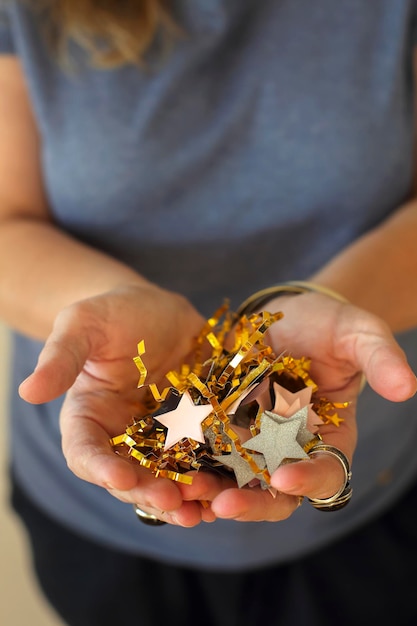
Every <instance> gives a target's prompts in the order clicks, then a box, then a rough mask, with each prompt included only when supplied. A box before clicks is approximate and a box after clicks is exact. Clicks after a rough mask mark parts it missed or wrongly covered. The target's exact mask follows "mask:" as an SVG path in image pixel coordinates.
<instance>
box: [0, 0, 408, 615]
mask: <svg viewBox="0 0 417 626" xmlns="http://www.w3.org/2000/svg"><path fill="white" fill-rule="evenodd" d="M416 9H417V7H416V6H415V3H414V2H412V1H411V0H398V1H397V2H396V3H395V6H393V3H392V2H388V0H382V1H381V2H379V3H378V5H377V6H376V5H375V3H365V2H361V1H360V0H355V1H354V2H352V1H350V2H338V3H334V2H331V1H330V0H320V2H316V3H313V4H312V3H309V2H302V1H300V2H290V1H283V2H279V3H277V2H273V1H272V0H271V1H270V2H267V1H266V2H263V3H256V2H252V1H249V0H248V1H245V2H241V1H239V2H238V1H233V2H227V3H226V2H222V1H221V0H217V1H216V2H212V3H210V4H208V3H205V2H202V3H199V2H188V1H187V0H178V1H175V2H172V3H167V4H165V3H164V4H162V2H157V1H156V0H155V1H152V0H148V1H145V0H144V1H142V2H133V1H132V2H129V3H124V4H123V6H121V5H120V3H118V2H106V3H105V2H99V1H98V0H97V1H94V0H79V1H71V2H69V1H65V0H60V1H56V2H44V3H42V5H41V8H39V6H38V3H35V2H33V3H30V2H28V3H20V2H5V3H3V4H2V9H1V30H0V45H1V49H2V51H3V52H4V55H3V56H2V58H1V60H0V93H1V98H0V106H1V114H0V129H1V130H0V132H1V137H2V140H1V142H0V163H1V168H2V172H3V176H2V177H1V189H0V198H1V214H2V222H1V229H0V251H1V252H0V254H1V256H2V262H1V267H2V274H1V281H0V307H1V314H2V317H3V319H4V320H5V321H6V322H7V323H8V324H9V325H10V326H11V327H12V328H13V329H14V330H15V335H14V378H13V381H14V386H13V390H14V392H13V394H12V398H11V409H10V410H11V418H12V420H11V421H12V425H13V445H12V458H11V463H12V477H13V478H12V479H13V489H14V491H13V502H14V506H15V508H16V510H17V511H18V512H19V514H20V515H21V517H22V518H23V519H24V521H25V523H26V525H27V528H28V532H29V536H30V538H31V542H32V547H33V554H34V563H35V567H36V570H37V573H38V577H39V580H40V583H41V585H42V587H43V589H44V591H45V593H46V595H47V596H48V598H49V599H50V601H51V603H52V604H53V606H55V608H56V610H57V611H58V612H59V613H60V615H61V616H62V617H63V619H64V620H65V621H66V622H67V623H68V624H71V625H81V624H89V625H91V624H100V625H101V624H110V623H112V624H114V623H117V624H123V623H129V624H130V623H131V622H132V621H137V622H138V623H144V624H148V623H149V624H150V623H153V624H155V623H166V622H167V620H169V622H170V623H171V624H172V623H174V624H177V623H178V624H180V623H181V624H183V623H191V621H194V620H197V619H198V621H199V622H200V623H203V624H223V623H227V624H228V625H230V624H231V623H235V622H236V623H240V624H242V623H248V624H249V623H254V622H256V623H260V622H261V621H262V620H265V621H268V622H269V623H274V624H287V623H289V620H290V619H291V620H292V622H294V623H297V624H307V623H309V624H320V626H322V625H323V624H334V623H335V620H336V619H337V621H338V623H341V624H345V623H346V624H348V623H352V622H356V623H361V620H362V623H364V620H369V619H370V618H371V617H372V619H374V620H377V619H378V618H380V619H382V617H385V616H386V615H387V613H388V614H389V613H390V612H391V613H392V615H394V611H395V618H396V622H397V623H398V624H411V623H415V617H416V613H415V608H414V606H413V605H412V603H411V601H408V596H409V597H410V598H411V597H412V595H411V593H410V594H408V595H407V591H408V587H407V585H408V586H410V585H411V584H412V577H410V572H411V571H412V568H413V561H412V558H411V556H412V554H413V547H414V546H415V544H416V536H415V530H414V528H415V524H414V521H413V520H414V517H413V516H415V512H414V509H416V507H415V504H414V502H415V498H416V492H415V488H414V490H413V485H414V482H415V476H416V474H417V461H416V458H415V454H414V445H415V444H414V442H415V441H416V436H417V433H416V430H417V424H416V423H415V420H413V413H414V410H413V409H414V405H415V400H409V399H410V398H411V397H412V396H413V394H414V393H415V390H416V381H415V376H414V374H413V369H412V368H414V369H415V367H416V363H415V360H416V356H415V355H416V350H415V347H416V342H417V335H416V332H415V326H416V322H417V302H416V299H415V297H414V294H413V291H412V289H411V286H412V284H413V277H414V276H415V275H416V273H417V252H416V246H415V243H414V239H415V232H416V228H417V213H416V211H417V209H416V200H415V199H414V195H413V168H414V156H413V155H414V153H413V141H412V139H413V130H414V119H413V80H412V60H413V50H414V40H415V18H416V15H415V13H416ZM305 278H307V279H308V280H311V281H312V283H309V285H308V289H307V290H304V289H302V291H303V293H301V294H300V295H296V296H292V295H288V294H287V293H285V294H284V295H282V294H281V292H280V291H279V290H278V291H273V293H272V295H271V298H270V299H269V300H268V302H267V306H268V310H269V311H271V312H275V311H283V312H284V318H283V319H282V320H281V321H279V322H278V323H277V324H275V325H274V326H273V327H272V329H271V333H270V341H271V344H272V346H273V348H274V349H275V350H276V351H279V350H281V349H282V347H283V346H284V347H285V348H286V349H288V348H289V349H290V350H291V351H292V352H293V353H294V354H299V355H307V356H309V357H311V359H312V364H313V365H312V370H311V374H312V376H313V378H314V379H315V381H316V382H317V384H318V385H319V391H320V393H322V394H323V395H325V396H327V397H328V398H329V399H330V400H334V401H338V402H339V401H348V402H349V403H350V404H349V407H348V408H347V409H344V413H343V422H342V423H341V425H340V426H338V427H336V426H333V425H327V426H323V427H321V428H320V434H321V436H322V438H323V441H324V443H325V444H326V446H331V450H333V451H334V450H335V449H336V450H340V451H341V452H342V454H343V455H345V456H346V458H347V459H348V460H349V461H351V460H352V457H353V453H354V451H355V464H354V478H353V481H352V484H353V496H352V498H351V501H350V503H349V506H347V507H343V509H342V510H339V511H337V512H334V513H333V515H326V514H325V513H322V512H319V511H317V510H316V507H315V506H310V505H309V504H308V503H307V502H306V503H305V504H304V506H302V507H301V508H299V507H298V505H299V503H300V498H302V497H303V496H307V498H309V499H310V500H312V502H313V503H314V502H315V501H316V500H319V501H320V500H323V499H327V498H330V500H331V501H332V502H334V500H335V496H336V494H338V493H339V492H340V486H341V485H342V487H343V488H344V487H345V483H346V481H347V474H348V471H347V469H348V466H347V464H346V463H344V462H342V461H341V460H340V458H342V459H343V458H344V457H343V456H342V457H340V458H335V456H334V454H326V453H325V454H317V455H314V458H312V459H311V460H310V462H309V463H294V464H289V465H285V466H281V467H279V468H278V469H277V470H276V472H274V473H273V474H272V476H271V485H272V486H273V487H274V488H275V489H276V490H278V494H277V497H276V498H272V497H271V494H270V493H269V492H268V491H267V490H262V489H261V488H259V487H258V488H253V489H238V488H237V487H236V485H235V484H234V483H233V482H232V481H231V480H229V479H224V478H220V477H218V476H214V475H213V474H209V473H203V472H200V473H198V474H197V476H196V477H195V479H194V481H193V484H192V485H191V486H189V485H182V484H181V483H176V482H175V481H170V480H167V479H161V478H155V477H154V476H153V475H152V473H151V472H149V471H148V470H146V469H145V468H142V467H138V465H135V464H133V463H126V461H125V460H124V459H122V458H120V457H118V456H116V455H115V454H114V452H113V450H112V449H111V447H110V446H109V443H108V440H109V437H112V436H114V435H116V434H118V433H119V432H121V431H122V430H123V429H124V428H125V426H126V424H127V423H128V422H129V421H130V419H131V416H132V415H134V414H135V412H136V411H137V409H138V395H137V393H138V392H137V390H136V384H137V372H136V371H135V368H134V367H132V357H133V356H134V354H132V352H133V351H134V349H133V348H132V347H136V344H137V343H138V341H139V340H141V339H142V338H143V339H144V340H145V343H146V355H147V360H146V366H147V368H148V376H149V379H151V380H156V381H159V380H160V379H161V377H162V376H163V375H164V374H165V373H166V372H167V371H168V370H169V369H170V368H173V367H176V366H178V364H179V363H181V362H182V361H183V360H184V359H185V358H186V355H187V354H188V353H189V351H190V349H191V346H192V341H193V339H194V337H195V336H196V334H198V332H199V331H200V329H201V327H202V325H203V324H204V319H205V318H206V317H207V316H209V315H211V314H212V312H213V311H214V310H215V309H216V308H217V307H218V305H219V304H221V302H222V301H223V299H224V298H225V297H230V298H231V300H232V308H237V307H238V305H239V303H240V302H241V301H242V300H244V299H245V298H246V297H247V296H248V295H249V294H250V293H252V292H257V290H259V289H262V288H264V287H269V286H270V285H276V284H277V283H280V282H287V281H291V280H294V279H305ZM328 289H330V290H331V291H330V293H331V294H332V295H331V296H329V295H328V293H329V292H327V291H326V290H328ZM323 291H326V293H323ZM335 292H337V293H338V294H341V297H339V296H337V293H336V297H333V296H334V295H335ZM255 300H257V298H255ZM346 300H347V301H348V302H346ZM262 305H263V306H264V305H265V303H264V302H263V303H262ZM392 333H396V334H397V337H396V339H397V340H398V342H399V344H398V343H397V342H396V340H394V338H393V335H392ZM44 342H46V343H45V345H44V346H43V344H44ZM402 350H405V353H406V355H407V358H408V361H409V364H408V363H407V361H406V358H405V356H404V354H403V351H402ZM39 353H40V357H39V362H38V365H37V366H36V369H35V371H34V372H33V373H32V371H33V370H34V368H35V365H36V362H37V359H38V355H39ZM362 372H363V373H364V375H365V376H366V378H367V380H368V383H369V386H368V387H367V388H366V390H365V391H364V393H363V394H362V395H361V397H360V400H359V403H358V407H357V424H356V419H355V413H356V404H357V398H358V394H359V390H360V379H361V373H362ZM25 378H26V380H25V381H24V382H23V383H22V385H21V386H20V396H21V398H19V397H18V394H17V387H18V385H19V383H20V382H21V381H22V380H23V379H25ZM64 396H65V400H64ZM406 400H408V401H407V402H406ZM58 416H60V419H59V421H60V424H58ZM357 435H359V436H357ZM61 436H62V448H63V454H62V452H61V446H60V444H61ZM356 444H357V445H356ZM344 471H345V473H344ZM80 479H81V480H80ZM336 499H337V498H336ZM201 501H206V502H208V503H209V505H208V506H206V507H205V506H202V505H201ZM132 504H135V505H137V508H138V510H139V513H140V516H141V517H142V518H143V516H144V515H146V514H150V515H151V516H154V518H156V519H157V520H161V521H163V522H168V523H166V524H165V525H163V526H160V527H159V526H158V527H154V526H149V525H146V524H141V523H140V521H138V520H137V518H136V517H135V515H134V513H133V512H132ZM204 522H213V523H210V524H208V523H204ZM398 528H401V532H399V533H398V532H397V529H398ZM382 554H384V560H383V561H382V562H381V561H380V558H381V555H382ZM87 580H88V585H87V582H86V581H87ZM323 589H325V591H324V593H323ZM410 589H411V587H410ZM384 592H385V594H384V596H383V597H384V606H381V601H380V600H381V595H382V594H383V593H384ZM400 593H401V594H402V595H401V598H400V599H399V594H400ZM132 596H133V597H132ZM132 600H133V601H132Z"/></svg>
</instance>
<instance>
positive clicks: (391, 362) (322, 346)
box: [182, 293, 417, 521]
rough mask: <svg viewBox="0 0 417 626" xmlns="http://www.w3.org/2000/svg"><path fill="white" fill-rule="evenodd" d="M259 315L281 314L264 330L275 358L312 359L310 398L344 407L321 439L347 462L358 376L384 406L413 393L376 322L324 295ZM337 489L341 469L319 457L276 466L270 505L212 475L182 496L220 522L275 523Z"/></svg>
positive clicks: (254, 491) (261, 494)
mask: <svg viewBox="0 0 417 626" xmlns="http://www.w3.org/2000/svg"><path fill="white" fill-rule="evenodd" d="M264 309H267V310H268V311H270V312H275V311H283V312H284V317H283V319H282V320H280V321H278V322H276V323H275V324H274V325H273V326H272V327H271V328H270V330H269V331H268V332H269V335H268V342H269V343H270V344H271V345H272V347H273V348H274V352H275V353H276V354H277V355H278V354H281V353H282V352H283V351H285V352H287V353H289V354H291V355H293V356H294V357H301V356H305V357H308V358H311V370H310V372H311V377H312V379H313V380H314V381H315V382H316V383H317V385H318V387H319V390H318V392H317V394H316V395H317V396H324V397H326V398H328V399H329V400H331V401H333V402H348V403H349V405H348V407H347V408H343V409H341V410H340V411H339V416H340V417H341V418H342V419H343V421H342V422H341V423H340V425H339V426H337V425H335V424H332V423H331V424H327V425H323V426H322V427H321V428H320V429H319V432H320V435H321V436H322V438H323V441H324V442H325V443H327V444H329V445H332V446H335V447H337V448H339V449H340V450H341V451H342V452H343V453H344V454H345V455H346V457H347V458H348V459H349V461H350V462H352V459H353V454H354V450H355V446H356V440H357V428H356V404H357V398H358V394H359V391H360V387H361V380H362V373H363V374H364V375H365V376H366V379H367V381H368V383H369V385H370V386H371V387H372V388H373V389H374V391H376V392H377V393H378V394H380V395H381V396H382V397H384V398H386V399H387V400H390V401H394V402H400V401H404V400H406V399H408V398H410V397H411V396H412V395H413V394H414V393H415V392H416V388H417V384H416V377H415V375H414V373H413V372H412V370H411V369H410V367H409V365H408V364H407V361H406V358H405V356H404V354H403V352H402V350H401V348H400V347H399V346H398V344H397V343H396V341H395V339H394V337H393V335H392V334H391V332H390V330H389V328H388V326H387V325H386V324H385V323H384V322H383V321H382V320H380V319H379V318H377V317H375V316H374V315H371V314H369V313H367V312H366V311H363V310H361V309H358V308H356V307H354V306H351V305H349V304H344V303H341V302H339V301H336V300H334V299H332V298H330V297H328V296H326V295H323V294H317V293H306V294H303V295H298V296H288V297H280V298H277V299H276V300H272V301H271V302H269V303H268V305H266V306H264ZM343 482H344V471H343V468H342V466H341V464H340V463H339V462H338V461H337V460H336V459H335V458H334V457H332V456H329V455H327V454H317V455H314V456H312V457H311V458H310V459H309V460H308V461H304V460H303V461H299V462H293V463H288V464H284V465H281V466H280V467H279V468H278V469H277V470H276V471H275V472H274V474H273V475H272V476H271V485H272V486H273V487H274V488H275V489H277V490H278V495H277V496H276V497H275V498H273V497H272V496H271V494H270V493H269V492H268V491H263V490H261V489H260V488H259V487H255V488H244V489H237V488H236V487H235V486H231V485H228V484H226V482H225V481H224V482H223V485H222V488H221V489H219V488H218V483H219V479H215V478H214V477H212V476H211V477H202V480H201V481H199V482H197V481H195V484H194V485H193V486H191V487H189V488H182V491H183V497H184V498H187V497H192V498H196V499H199V498H200V499H207V500H210V501H211V510H212V512H213V513H214V514H215V515H216V517H219V518H230V519H235V520H239V521H260V520H269V521H276V520H281V519H284V518H286V517H288V516H289V515H290V514H291V513H292V512H293V511H294V510H295V509H296V508H297V506H298V505H299V504H300V502H301V499H302V497H303V496H307V497H309V498H327V497H330V496H332V495H333V494H335V493H336V492H337V491H338V490H339V488H340V486H341V485H342V484H343Z"/></svg>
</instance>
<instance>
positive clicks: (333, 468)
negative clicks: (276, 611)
mask: <svg viewBox="0 0 417 626" xmlns="http://www.w3.org/2000/svg"><path fill="white" fill-rule="evenodd" d="M0 93H1V94H2V97H1V98H0V169H1V171H2V173H3V176H2V177H1V184H0V314H1V316H2V318H3V319H4V320H5V322H6V323H7V324H8V325H10V327H13V328H15V329H17V330H19V331H20V332H23V333H25V334H27V335H29V336H31V337H34V338H37V339H42V340H45V347H44V349H43V351H42V353H41V355H40V358H39V363H38V365H37V367H36V369H35V371H34V372H33V373H32V374H31V376H29V378H28V379H26V381H24V382H22V384H21V386H20V394H21V397H22V398H23V399H24V400H26V401H27V402H31V403H35V404H36V403H42V402H48V401H50V400H52V399H53V398H56V397H58V396H60V395H61V394H63V393H65V392H66V398H65V402H64V406H63V409H62V412H61V416H60V423H61V430H62V447H63V453H64V455H65V457H66V460H67V462H68V465H69V467H70V469H71V470H72V471H73V472H74V473H75V474H76V475H77V476H79V477H80V479H83V480H87V481H90V482H93V483H95V484H97V485H99V486H101V487H103V488H104V489H107V490H108V491H109V492H110V493H111V494H112V495H113V496H115V497H116V498H119V499H120V500H122V501H124V502H131V503H137V504H138V505H139V506H140V507H141V508H143V509H144V510H146V511H148V512H150V513H154V514H155V515H157V516H158V517H159V518H160V519H163V520H164V521H167V522H170V523H172V524H178V525H181V526H195V525H197V524H199V523H200V522H201V521H206V522H211V521H213V520H214V519H216V518H230V519H236V520H241V521H249V520H253V521H257V520H270V521H279V520H282V519H285V518H287V517H288V516H290V515H291V513H292V512H293V511H294V510H295V509H296V508H297V506H298V504H299V498H298V496H299V495H302V496H309V497H318V498H323V497H328V496H331V495H332V494H333V493H335V492H336V491H337V490H338V488H339V486H340V484H341V483H342V481H343V473H342V470H341V467H340V465H339V463H338V462H337V461H335V459H333V458H331V457H328V456H326V455H320V456H319V455H318V456H317V457H315V458H314V459H312V460H311V461H308V462H303V463H294V464H291V465H286V466H284V467H281V468H279V469H278V470H277V471H276V472H275V473H274V474H273V476H272V481H271V482H272V485H273V486H274V487H276V488H277V489H278V490H279V492H280V493H279V495H278V496H277V497H276V498H275V499H274V498H272V497H271V496H270V494H269V493H268V492H264V491H262V490H261V489H257V488H254V489H237V488H236V487H235V485H234V483H233V482H232V481H230V480H226V479H223V478H219V477H217V476H214V475H209V474H206V473H200V474H197V475H196V476H195V479H194V482H193V484H192V485H191V486H184V485H181V484H179V483H174V482H172V481H169V480H166V479H160V478H159V479H155V478H154V477H153V475H152V474H151V473H150V472H149V471H148V470H146V469H144V468H140V467H137V466H136V465H134V464H132V463H128V462H126V461H125V460H124V459H122V458H120V457H118V456H116V455H115V454H114V452H113V451H112V449H111V448H110V446H109V443H108V439H109V437H111V436H113V435H116V434H119V433H120V432H123V430H124V428H125V426H126V423H127V422H129V421H130V416H131V414H132V409H133V407H135V412H137V402H138V396H137V393H138V392H137V389H136V384H137V380H138V372H137V370H136V368H135V367H134V365H132V349H131V347H132V346H136V343H137V341H138V339H142V338H144V339H145V342H146V346H147V359H146V365H147V368H148V371H149V373H148V380H152V381H158V382H162V379H163V375H164V373H165V372H166V371H168V370H169V369H170V368H171V367H174V366H175V365H177V364H178V363H180V362H181V361H182V360H183V359H184V358H185V357H186V355H187V354H188V353H189V351H190V349H191V347H192V341H193V338H194V337H195V336H196V334H197V333H198V331H199V330H200V328H201V327H202V325H203V324H204V319H203V318H202V317H201V315H200V314H199V313H198V311H196V310H195V309H194V307H193V306H192V305H191V304H190V303H189V302H187V301H186V300H185V299H184V298H183V297H182V296H180V295H178V294H175V293H172V292H169V291H166V290H163V289H161V288H159V287H158V286H157V285H153V284H151V283H149V282H148V281H147V280H145V279H144V278H143V277H142V276H141V275H139V274H138V273H136V272H135V271H133V270H132V269H131V268H129V267H127V266H125V265H123V264H122V263H120V262H118V261H116V260H115V259H113V258H111V257H109V256H107V255H105V254H103V253H102V252H101V251H99V250H96V249H93V248H90V247H88V246H86V245H85V244H83V243H81V242H79V241H77V240H75V239H73V238H71V237H70V236H69V235H67V234H66V233H65V232H63V231H62V230H60V229H59V228H58V227H57V225H55V224H54V222H53V219H52V217H51V215H50V212H49V208H48V203H47V200H46V196H45V190H44V188H43V185H42V172H41V165H40V158H39V138H38V134H37V129H36V125H35V122H34V119H33V115H32V112H31V108H30V102H29V99H28V95H27V91H26V86H25V82H24V77H23V73H22V70H21V67H20V65H19V62H18V61H17V60H16V59H14V58H12V57H3V58H1V59H0ZM22 181H23V184H22ZM416 230H417V201H416V200H414V199H412V200H410V202H409V203H407V204H406V205H404V206H403V207H399V208H398V210H397V211H396V212H395V213H394V214H393V215H392V217H390V218H389V219H388V220H387V221H386V222H384V223H383V224H381V225H380V226H378V227H377V228H375V229H374V230H373V231H371V232H370V233H368V234H366V235H364V236H363V237H362V238H361V239H360V240H358V241H356V242H354V243H353V244H352V245H351V246H349V247H348V248H346V249H344V250H342V251H341V252H340V254H339V255H338V257H337V258H335V259H333V260H331V261H330V262H329V263H328V264H327V265H326V266H325V267H324V268H322V270H321V271H320V272H318V273H317V274H316V275H315V276H312V277H310V279H311V280H313V281H314V282H316V283H319V284H322V285H325V286H327V287H330V288H333V289H336V290H337V291H338V292H339V293H341V294H343V295H344V296H345V297H346V298H348V299H349V301H350V302H352V304H343V303H341V302H338V301H336V300H333V299H332V298H329V297H328V296H325V295H323V294H315V293H309V294H304V295H301V296H296V297H280V298H276V299H274V300H272V301H271V302H270V303H269V305H268V308H269V310H271V311H275V310H282V311H283V312H284V318H283V320H281V321H280V322H278V323H277V324H276V325H274V326H273V327H272V329H271V330H270V334H269V340H270V341H271V343H272V345H273V347H275V348H276V349H277V351H279V347H280V346H282V345H291V350H292V352H293V353H294V354H295V356H297V354H298V355H303V354H308V355H309V356H310V357H311V358H312V362H313V370H312V376H313V378H314V379H315V380H316V381H317V382H318V383H319V386H320V392H321V393H322V394H324V395H326V396H328V397H329V399H333V400H336V401H340V400H349V401H350V402H351V404H350V406H349V408H348V409H346V412H345V413H344V415H343V417H344V418H345V419H344V422H343V423H342V425H341V426H340V427H339V428H336V427H334V426H326V427H323V428H322V429H321V434H322V436H323V439H324V441H326V442H327V443H329V444H332V445H335V446H337V447H338V448H340V449H341V450H342V451H343V452H344V453H345V454H346V455H347V456H348V458H349V459H352V457H353V452H354V449H355V445H356V423H355V406H356V400H357V395H358V391H359V384H360V376H361V372H364V373H365V375H366V377H367V379H368V382H369V384H370V386H371V387H372V388H373V389H374V390H375V391H376V392H377V393H379V394H381V395H382V396H383V397H384V398H387V399H388V400H390V401H394V402H401V401H404V400H406V399H407V398H409V397H411V396H412V395H413V394H414V393H415V392H416V388H417V385H416V378H415V375H414V373H413V372H412V371H411V369H410V367H409V366H408V364H407V362H406V359H405V357H404V355H403V353H402V351H401V349H400V348H399V346H398V345H397V343H396V342H395V340H394V338H393V335H392V332H394V331H397V330H405V329H407V328H411V327H413V326H415V325H416V324H417V300H416V299H415V298H412V297H411V296H410V293H409V282H410V281H409V277H410V276H412V275H416V274H417V248H416V246H415V233H416ZM22 251H24V253H22ZM51 259H53V263H51ZM371 287H372V288H371ZM387 293H389V294H390V297H389V298H387ZM307 311H308V314H307ZM201 500H206V501H208V502H209V503H210V506H209V507H208V508H204V507H203V506H202V505H201V503H200V501H201Z"/></svg>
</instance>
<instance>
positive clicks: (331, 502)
mask: <svg viewBox="0 0 417 626" xmlns="http://www.w3.org/2000/svg"><path fill="white" fill-rule="evenodd" d="M319 453H321V454H328V455H329V456H332V457H334V458H336V459H337V460H338V461H339V463H340V465H341V466H342V468H343V472H344V481H343V484H342V485H341V487H340V488H339V489H338V490H337V491H336V493H335V494H334V495H332V496H330V497H329V498H308V500H309V502H310V503H311V504H312V505H313V507H314V508H315V509H317V510H318V511H325V512H328V511H339V510H340V509H342V508H343V507H345V506H346V505H347V504H348V503H349V502H350V499H351V497H352V488H351V487H350V486H349V481H350V479H351V478H352V472H351V471H350V464H349V461H348V459H347V457H346V456H345V455H344V454H343V452H342V451H341V450H339V448H336V447H335V446H331V445H329V444H327V443H318V444H316V445H315V446H313V447H312V448H311V450H310V451H309V452H308V455H309V456H314V455H315V454H319Z"/></svg>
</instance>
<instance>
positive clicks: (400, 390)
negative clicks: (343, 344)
mask: <svg viewBox="0 0 417 626" xmlns="http://www.w3.org/2000/svg"><path fill="white" fill-rule="evenodd" d="M357 355H358V359H357V360H358V362H359V365H360V369H361V370H362V371H363V373H364V375H365V377H366V379H367V381H368V383H369V385H370V386H371V387H372V389H373V390H374V391H376V392H377V393H378V394H380V395H381V396H382V397H383V398H386V399H387V400H391V401H393V402H402V401H404V400H408V399H409V398H411V397H412V396H413V395H414V394H415V393H416V391H417V379H416V376H415V374H414V372H413V370H412V369H411V367H410V365H409V364H408V362H407V359H406V356H405V354H404V352H403V351H402V349H401V348H400V346H399V345H398V344H397V342H396V341H395V339H394V337H392V336H388V337H386V336H385V337H383V336H377V335H375V336H373V337H372V336H371V337H370V336H367V335H364V336H362V337H361V338H360V339H359V341H358V344H357Z"/></svg>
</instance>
